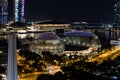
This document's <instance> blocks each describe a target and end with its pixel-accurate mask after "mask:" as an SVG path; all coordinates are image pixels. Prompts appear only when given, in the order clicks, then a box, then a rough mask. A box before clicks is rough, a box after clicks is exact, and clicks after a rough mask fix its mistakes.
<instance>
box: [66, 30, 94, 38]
mask: <svg viewBox="0 0 120 80" xmlns="http://www.w3.org/2000/svg"><path fill="white" fill-rule="evenodd" d="M64 36H86V37H93V36H96V35H95V34H94V33H92V32H86V31H70V32H65V33H64Z"/></svg>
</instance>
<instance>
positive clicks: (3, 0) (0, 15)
mask: <svg viewBox="0 0 120 80" xmlns="http://www.w3.org/2000/svg"><path fill="white" fill-rule="evenodd" d="M7 8H8V1H7V0H0V23H1V24H2V25H5V24H7V17H8V11H7Z"/></svg>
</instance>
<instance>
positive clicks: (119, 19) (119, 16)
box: [114, 1, 120, 27]
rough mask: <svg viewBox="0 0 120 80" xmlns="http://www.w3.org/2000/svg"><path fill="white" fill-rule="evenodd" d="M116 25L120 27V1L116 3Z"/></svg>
mask: <svg viewBox="0 0 120 80" xmlns="http://www.w3.org/2000/svg"><path fill="white" fill-rule="evenodd" d="M114 27H120V1H118V2H117V3H116V4H115V5H114Z"/></svg>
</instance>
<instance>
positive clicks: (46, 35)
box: [36, 32, 60, 40]
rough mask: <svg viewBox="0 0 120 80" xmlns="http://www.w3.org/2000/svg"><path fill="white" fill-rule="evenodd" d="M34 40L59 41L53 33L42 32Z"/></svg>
mask: <svg viewBox="0 0 120 80" xmlns="http://www.w3.org/2000/svg"><path fill="white" fill-rule="evenodd" d="M36 39H40V40H55V39H60V38H59V37H58V36H57V35H56V34H55V33H53V32H44V33H40V34H39V35H38V36H37V37H36Z"/></svg>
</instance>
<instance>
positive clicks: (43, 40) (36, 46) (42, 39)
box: [30, 32, 64, 54]
mask: <svg viewBox="0 0 120 80" xmlns="http://www.w3.org/2000/svg"><path fill="white" fill-rule="evenodd" d="M30 49H31V50H32V52H36V53H38V54H40V53H41V52H42V51H49V52H52V53H53V54H59V53H61V52H62V51H64V43H63V41H62V40H61V39H60V38H59V37H58V36H57V35H56V34H55V33H54V32H44V33H40V34H39V35H38V36H36V38H35V40H34V41H32V42H31V44H30Z"/></svg>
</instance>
